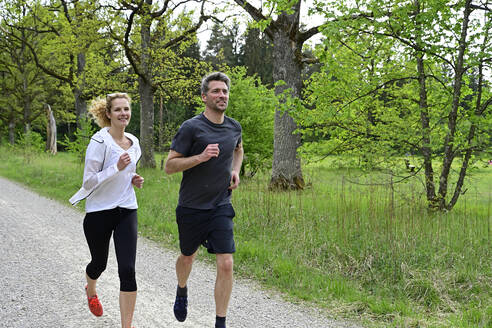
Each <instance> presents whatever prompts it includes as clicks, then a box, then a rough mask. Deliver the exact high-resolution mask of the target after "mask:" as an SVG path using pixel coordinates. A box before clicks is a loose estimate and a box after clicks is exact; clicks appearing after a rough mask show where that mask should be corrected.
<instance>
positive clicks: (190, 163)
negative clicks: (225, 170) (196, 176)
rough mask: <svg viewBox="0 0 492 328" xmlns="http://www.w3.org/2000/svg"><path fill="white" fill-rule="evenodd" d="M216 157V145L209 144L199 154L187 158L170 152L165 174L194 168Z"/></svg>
mask: <svg viewBox="0 0 492 328" xmlns="http://www.w3.org/2000/svg"><path fill="white" fill-rule="evenodd" d="M217 156H219V145H218V144H209V145H207V147H206V148H205V150H204V151H203V152H202V153H201V154H198V155H194V156H189V157H184V155H183V154H180V153H178V152H177V151H174V150H170V151H169V155H167V160H166V165H165V167H164V170H165V171H166V173H167V174H173V173H177V172H182V171H186V170H188V169H191V168H192V167H194V166H197V165H198V164H200V163H203V162H206V161H208V160H209V159H210V158H212V157H217Z"/></svg>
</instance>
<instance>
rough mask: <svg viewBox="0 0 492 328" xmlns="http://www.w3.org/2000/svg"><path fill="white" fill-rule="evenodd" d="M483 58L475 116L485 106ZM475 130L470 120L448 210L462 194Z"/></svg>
mask: <svg viewBox="0 0 492 328" xmlns="http://www.w3.org/2000/svg"><path fill="white" fill-rule="evenodd" d="M487 26H488V28H487V30H486V31H485V35H484V40H483V43H482V47H481V53H485V51H486V49H485V45H487V44H488V40H489V32H490V25H488V24H487ZM484 60H485V59H481V61H480V64H479V65H478V85H477V94H476V96H477V100H476V103H475V110H474V113H473V115H474V116H475V117H477V118H478V117H480V116H482V115H483V112H484V111H485V109H486V108H487V105H486V104H482V92H483V86H484V81H483V76H484V73H483V71H484ZM491 99H492V98H491ZM476 130H477V123H476V120H471V126H470V129H469V130H468V135H467V137H466V143H467V148H466V150H465V154H464V156H463V162H462V164H461V169H460V174H459V176H458V181H457V182H456V188H455V189H454V194H453V197H452V198H451V200H450V202H449V204H448V205H447V209H448V210H450V209H452V208H453V207H454V205H456V202H457V201H458V198H459V197H460V195H461V194H462V187H463V183H464V181H465V176H466V172H467V170H468V163H469V162H470V159H471V157H472V154H473V151H474V150H475V149H474V145H473V141H474V138H475V132H476ZM463 193H464V192H463Z"/></svg>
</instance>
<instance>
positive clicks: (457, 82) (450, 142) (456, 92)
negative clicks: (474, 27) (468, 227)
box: [439, 0, 471, 210]
mask: <svg viewBox="0 0 492 328" xmlns="http://www.w3.org/2000/svg"><path fill="white" fill-rule="evenodd" d="M470 13H471V0H467V1H466V3H465V8H464V15H463V16H464V17H463V25H462V27H461V35H460V41H459V51H458V58H456V66H455V69H454V88H453V102H452V106H451V111H450V112H449V116H448V132H447V134H446V139H445V142H444V160H443V165H442V171H441V176H440V177H439V209H440V210H445V209H448V208H447V205H446V195H447V191H448V178H449V172H450V170H451V165H452V164H453V160H454V158H455V156H456V153H455V149H454V137H455V133H456V121H457V118H458V109H459V107H460V100H461V88H462V85H461V84H462V81H463V73H464V72H465V69H464V67H463V62H464V55H465V50H466V37H467V34H468V23H469V18H470Z"/></svg>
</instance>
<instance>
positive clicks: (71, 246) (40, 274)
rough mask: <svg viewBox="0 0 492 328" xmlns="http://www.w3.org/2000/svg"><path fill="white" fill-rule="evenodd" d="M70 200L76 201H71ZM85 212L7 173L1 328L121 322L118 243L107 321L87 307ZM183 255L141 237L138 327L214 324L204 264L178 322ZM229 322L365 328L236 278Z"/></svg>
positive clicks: (105, 280)
mask: <svg viewBox="0 0 492 328" xmlns="http://www.w3.org/2000/svg"><path fill="white" fill-rule="evenodd" d="M67 204H68V201H67ZM82 220H83V214H82V213H81V212H79V211H77V210H75V209H73V208H72V207H71V206H70V205H69V204H68V205H63V204H60V203H58V202H56V201H53V200H50V199H47V198H45V197H41V196H39V195H37V194H36V193H34V192H32V191H29V190H28V189H26V188H25V187H22V186H20V185H18V184H16V183H13V182H10V181H8V180H6V179H4V178H0V249H1V253H0V254H1V257H0V260H1V265H0V275H1V276H2V277H3V279H1V280H0V288H1V290H3V291H4V293H3V297H2V301H1V306H0V327H8V328H29V327H36V328H41V327H49V328H54V327H56V328H58V327H70V328H71V327H91V328H98V327H119V324H120V319H119V306H118V294H119V291H118V289H119V280H118V275H117V270H116V260H115V256H114V248H113V247H112V246H111V251H110V260H109V263H108V268H107V270H106V271H105V272H104V273H103V274H102V276H101V277H100V279H99V284H98V294H99V298H100V299H101V302H102V303H103V307H104V315H103V316H102V317H100V318H96V317H94V316H92V315H91V314H90V312H89V310H88V309H87V304H86V300H85V293H84V289H83V287H84V285H85V279H84V268H85V265H86V264H87V262H88V260H89V251H88V248H87V245H86V242H85V238H84V234H83V231H82ZM176 256H177V253H176V252H173V251H169V250H167V249H164V248H162V247H160V246H158V245H157V244H156V243H153V242H152V241H149V240H147V239H145V238H142V237H139V239H138V254H137V284H138V288H139V291H138V297H137V305H136V311H135V317H134V325H135V326H136V327H138V328H144V327H145V328H158V327H183V328H185V327H213V326H214V320H215V314H214V302H213V287H214V282H215V270H214V267H212V266H210V265H207V264H204V263H201V262H198V261H197V262H196V263H195V265H194V268H193V271H192V273H191V277H190V282H189V290H190V296H189V308H188V310H189V314H188V318H187V320H186V321H185V322H184V323H179V322H177V321H176V320H175V319H174V316H173V313H172V305H173V301H174V293H175V285H176V278H175V273H174V262H175V259H176ZM227 321H228V327H231V328H238V327H251V328H257V327H266V328H274V327H295V328H297V327H311V328H316V327H323V328H332V327H333V328H334V327H344V328H348V327H351V328H352V327H354V328H355V327H360V326H357V325H355V324H352V323H345V322H338V321H332V320H330V319H327V318H325V317H322V316H321V315H320V314H319V310H318V311H316V310H313V309H310V308H304V307H302V306H299V305H293V304H290V303H288V302H285V301H283V300H282V298H281V297H279V296H277V295H275V294H273V293H269V292H267V291H264V290H261V289H260V288H259V287H258V286H257V285H256V284H255V283H254V282H250V281H244V280H236V282H235V285H234V288H233V294H232V298H231V302H230V306H229V313H228V318H227Z"/></svg>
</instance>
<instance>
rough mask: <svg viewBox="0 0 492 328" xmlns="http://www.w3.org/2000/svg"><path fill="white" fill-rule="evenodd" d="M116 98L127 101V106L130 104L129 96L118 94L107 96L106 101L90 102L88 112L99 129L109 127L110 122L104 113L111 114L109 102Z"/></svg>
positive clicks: (99, 99)
mask: <svg viewBox="0 0 492 328" xmlns="http://www.w3.org/2000/svg"><path fill="white" fill-rule="evenodd" d="M116 98H124V99H126V100H128V103H129V104H130V103H131V98H130V96H128V94H126V93H120V92H116V93H110V94H107V95H106V99H103V98H96V99H94V100H93V101H92V103H91V106H90V107H89V110H88V111H89V113H90V114H91V115H92V117H93V118H94V119H95V120H96V123H97V125H99V127H101V128H104V127H106V126H111V120H110V119H109V118H108V116H107V115H106V113H111V102H112V101H113V99H116Z"/></svg>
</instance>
